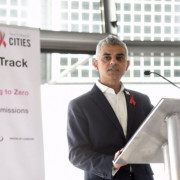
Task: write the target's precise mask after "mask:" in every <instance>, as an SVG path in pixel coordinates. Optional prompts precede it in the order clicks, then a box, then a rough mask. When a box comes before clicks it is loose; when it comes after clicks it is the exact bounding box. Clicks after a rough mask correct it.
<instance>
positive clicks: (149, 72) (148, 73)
mask: <svg viewBox="0 0 180 180" xmlns="http://www.w3.org/2000/svg"><path fill="white" fill-rule="evenodd" d="M151 73H152V74H156V75H158V76H160V77H162V78H163V79H165V80H166V81H168V82H169V83H170V84H172V85H173V86H175V87H177V88H178V89H180V87H179V86H177V85H176V84H174V83H173V82H171V81H170V80H168V79H167V78H165V77H164V76H162V75H161V74H159V73H156V72H151V71H144V75H150V74H151Z"/></svg>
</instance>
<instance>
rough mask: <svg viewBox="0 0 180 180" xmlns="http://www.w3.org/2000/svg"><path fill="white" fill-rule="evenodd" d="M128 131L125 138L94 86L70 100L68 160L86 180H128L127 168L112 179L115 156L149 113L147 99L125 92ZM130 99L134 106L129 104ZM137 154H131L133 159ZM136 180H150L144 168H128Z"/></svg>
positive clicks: (138, 94)
mask: <svg viewBox="0 0 180 180" xmlns="http://www.w3.org/2000/svg"><path fill="white" fill-rule="evenodd" d="M124 94H125V97H126V103H127V114H128V127H127V136H126V137H125V135H124V133H123V130H122V127H121V125H120V123H119V121H118V119H117V117H116V115H115V113H114V111H113V109H112V108H111V106H110V104H109V102H108V101H107V99H106V98H105V96H104V94H103V93H102V92H101V91H100V90H99V89H98V88H97V86H96V85H94V87H93V88H92V90H91V91H89V92H87V93H86V94H84V95H82V96H80V97H78V98H76V99H74V100H72V101H71V102H70V103H69V107H68V124H67V135H68V145H69V160H70V161H71V163H72V164H73V165H74V166H76V167H78V168H80V169H82V170H84V171H85V180H88V179H89V180H90V179H91V180H103V179H104V180H105V179H109V180H110V179H119V180H128V179H129V178H130V177H129V165H127V166H125V167H121V168H120V170H119V171H118V172H117V174H116V176H115V177H112V160H113V158H114V154H115V153H116V152H117V151H118V150H120V149H122V148H123V147H124V146H125V144H126V143H127V141H128V140H129V139H130V138H131V137H132V135H133V134H134V132H135V131H136V130H137V128H138V127H139V126H140V125H141V123H142V122H143V120H144V119H145V118H146V116H147V115H148V114H149V112H150V111H151V110H152V108H153V107H152V105H151V103H150V100H149V98H148V97H147V96H146V95H143V94H141V93H138V92H135V91H131V90H127V89H125V90H124ZM131 95H133V97H134V101H135V102H136V104H135V105H134V104H133V103H132V102H130V101H131V98H130V97H131ZM136 153H138V152H134V155H136ZM131 166H132V169H133V172H134V176H135V178H136V180H152V179H153V177H152V175H153V172H152V170H151V167H150V166H149V165H147V164H143V165H142V164H141V165H131Z"/></svg>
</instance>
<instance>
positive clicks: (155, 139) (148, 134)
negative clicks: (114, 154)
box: [114, 98, 180, 164]
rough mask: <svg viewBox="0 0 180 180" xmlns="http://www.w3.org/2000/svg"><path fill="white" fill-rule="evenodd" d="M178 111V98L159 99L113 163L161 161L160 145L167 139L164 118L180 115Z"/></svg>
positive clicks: (179, 106)
mask: <svg viewBox="0 0 180 180" xmlns="http://www.w3.org/2000/svg"><path fill="white" fill-rule="evenodd" d="M179 112H180V99H171V98H163V99H161V100H160V102H159V103H158V104H157V105H156V106H155V107H154V109H153V110H152V112H151V113H150V114H149V115H148V117H147V118H146V119H145V121H144V122H143V124H142V125H141V126H140V127H139V129H138V130H137V131H136V133H135V134H134V135H133V137H132V138H131V139H130V140H129V142H128V143H127V144H126V146H125V147H124V149H123V151H122V153H121V155H120V156H119V157H118V158H117V159H116V160H115V161H114V163H119V164H144V163H145V164H146V163H163V162H164V157H163V153H162V145H163V144H165V143H167V141H168V134H167V124H166V122H165V119H166V117H167V116H171V115H172V114H174V113H178V115H180V114H179ZM179 128H180V127H179Z"/></svg>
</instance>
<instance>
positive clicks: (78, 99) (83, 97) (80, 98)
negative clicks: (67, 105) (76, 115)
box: [70, 85, 98, 102]
mask: <svg viewBox="0 0 180 180" xmlns="http://www.w3.org/2000/svg"><path fill="white" fill-rule="evenodd" d="M96 91H98V88H97V86H96V85H94V86H93V87H92V89H90V90H89V91H87V92H85V93H83V94H81V95H79V96H77V97H75V98H74V99H72V100H71V101H70V102H83V101H87V100H88V99H90V97H92V94H93V93H95V92H96Z"/></svg>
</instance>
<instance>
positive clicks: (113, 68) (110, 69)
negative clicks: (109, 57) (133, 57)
mask: <svg viewBox="0 0 180 180" xmlns="http://www.w3.org/2000/svg"><path fill="white" fill-rule="evenodd" d="M108 71H112V72H116V71H119V69H118V68H115V67H111V68H108Z"/></svg>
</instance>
